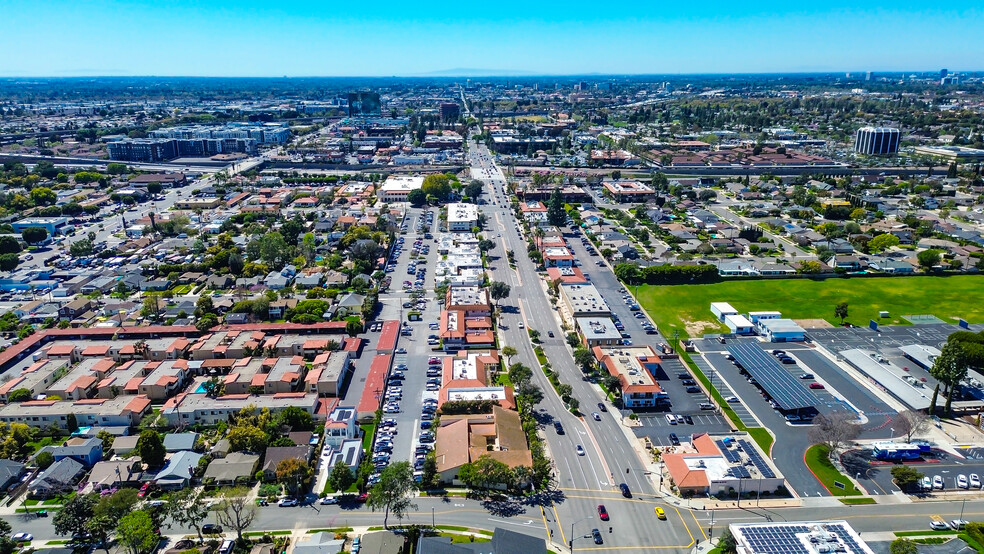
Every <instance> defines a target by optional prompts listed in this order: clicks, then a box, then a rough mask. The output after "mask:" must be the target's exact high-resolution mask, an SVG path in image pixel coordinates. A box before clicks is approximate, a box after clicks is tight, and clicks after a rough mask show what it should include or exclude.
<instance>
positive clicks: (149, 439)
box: [136, 429, 166, 467]
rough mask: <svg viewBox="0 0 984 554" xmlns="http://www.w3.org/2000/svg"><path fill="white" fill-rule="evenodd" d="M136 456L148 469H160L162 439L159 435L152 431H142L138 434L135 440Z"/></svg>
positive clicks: (161, 462) (162, 463)
mask: <svg viewBox="0 0 984 554" xmlns="http://www.w3.org/2000/svg"><path fill="white" fill-rule="evenodd" d="M136 450H137V454H138V455H139V456H140V459H141V460H143V462H144V463H145V464H147V465H148V466H150V467H161V466H163V465H164V456H165V454H166V451H165V450H164V439H162V438H161V434H160V433H158V432H157V431H154V430H153V429H144V430H143V431H141V432H140V437H139V438H138V439H137V448H136Z"/></svg>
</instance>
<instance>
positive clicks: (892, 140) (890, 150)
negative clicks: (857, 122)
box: [854, 127, 901, 156]
mask: <svg viewBox="0 0 984 554" xmlns="http://www.w3.org/2000/svg"><path fill="white" fill-rule="evenodd" d="M900 137H901V134H900V133H899V130H898V129H895V128H892V127H862V128H860V129H858V134H857V136H856V137H855V139H854V151H855V152H857V153H859V154H867V155H869V156H877V155H881V154H895V153H896V152H898V151H899V138H900Z"/></svg>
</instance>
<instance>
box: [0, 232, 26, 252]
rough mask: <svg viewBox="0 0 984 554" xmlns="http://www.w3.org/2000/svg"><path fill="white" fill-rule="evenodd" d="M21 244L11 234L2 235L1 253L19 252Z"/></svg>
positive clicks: (0, 241)
mask: <svg viewBox="0 0 984 554" xmlns="http://www.w3.org/2000/svg"><path fill="white" fill-rule="evenodd" d="M20 251H21V245H20V243H19V242H17V239H16V238H14V237H13V236H11V235H3V236H0V254H19V253H20Z"/></svg>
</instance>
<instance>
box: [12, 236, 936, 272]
mask: <svg viewBox="0 0 984 554" xmlns="http://www.w3.org/2000/svg"><path fill="white" fill-rule="evenodd" d="M25 240H27V239H25ZM916 259H917V260H918V261H919V267H921V268H923V271H930V270H932V269H933V268H934V267H936V266H938V265H940V251H939V250H935V249H933V248H930V249H928V250H923V251H922V252H920V253H918V254H916Z"/></svg>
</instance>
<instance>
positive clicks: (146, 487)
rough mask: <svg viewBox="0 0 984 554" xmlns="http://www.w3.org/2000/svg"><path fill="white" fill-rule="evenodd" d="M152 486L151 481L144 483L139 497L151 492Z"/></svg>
mask: <svg viewBox="0 0 984 554" xmlns="http://www.w3.org/2000/svg"><path fill="white" fill-rule="evenodd" d="M150 487H151V484H150V483H144V484H143V486H142V487H140V492H138V493H137V497H138V498H143V497H145V496H147V493H149V492H150Z"/></svg>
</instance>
